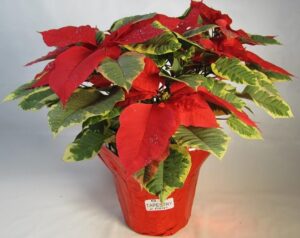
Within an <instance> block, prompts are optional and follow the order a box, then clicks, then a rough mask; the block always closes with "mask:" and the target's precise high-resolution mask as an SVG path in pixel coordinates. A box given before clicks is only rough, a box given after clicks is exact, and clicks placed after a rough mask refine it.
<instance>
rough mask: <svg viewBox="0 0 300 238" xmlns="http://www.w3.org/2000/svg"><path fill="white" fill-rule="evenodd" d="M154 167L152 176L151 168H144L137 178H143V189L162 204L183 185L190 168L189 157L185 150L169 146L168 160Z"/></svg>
mask: <svg viewBox="0 0 300 238" xmlns="http://www.w3.org/2000/svg"><path fill="white" fill-rule="evenodd" d="M149 166H151V165H149ZM154 166H156V167H157V168H156V172H155V173H154V174H152V172H153V171H152V170H153V168H150V169H149V167H148V168H147V167H146V168H145V169H143V170H142V171H140V172H139V174H140V175H139V176H141V175H142V176H143V179H142V183H143V184H142V185H143V186H144V188H145V189H146V190H147V191H148V192H150V193H151V194H153V195H156V196H159V198H160V200H161V201H162V202H164V201H165V200H166V199H167V198H168V197H169V196H170V195H171V193H172V192H173V191H174V190H175V189H177V188H181V187H182V186H183V185H184V182H185V180H186V178H187V176H188V174H189V171H190V168H191V156H190V154H189V152H188V151H187V149H186V148H184V147H180V146H177V145H171V146H170V155H169V156H168V158H167V159H165V160H164V161H162V162H160V163H158V164H154Z"/></svg>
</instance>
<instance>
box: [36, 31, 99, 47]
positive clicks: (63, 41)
mask: <svg viewBox="0 0 300 238" xmlns="http://www.w3.org/2000/svg"><path fill="white" fill-rule="evenodd" d="M41 34H42V36H43V39H44V42H45V43H46V45H48V46H56V47H66V46H69V45H73V44H76V43H88V44H91V45H96V44H97V43H96V29H95V28H92V27H90V26H80V27H75V26H67V27H62V28H60V29H54V30H49V31H43V32H41Z"/></svg>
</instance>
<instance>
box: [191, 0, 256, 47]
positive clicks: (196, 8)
mask: <svg viewBox="0 0 300 238" xmlns="http://www.w3.org/2000/svg"><path fill="white" fill-rule="evenodd" d="M196 12H197V13H198V16H197V14H196ZM190 14H192V16H193V17H194V18H196V17H197V19H198V17H199V16H201V18H202V21H203V22H202V24H216V25H218V26H219V27H220V29H221V31H222V32H223V33H224V34H225V35H226V36H227V37H228V38H236V37H242V38H245V39H248V40H249V41H251V39H250V37H249V35H248V34H247V33H246V32H244V31H243V30H233V29H231V27H230V25H231V23H232V19H231V18H230V17H229V16H228V15H227V14H222V12H220V11H217V10H214V9H212V8H210V7H208V6H206V5H205V4H204V3H203V2H195V1H191V12H190ZM189 17H191V16H189V15H188V16H187V18H189ZM189 22H192V21H191V20H189ZM193 22H196V19H194V20H193ZM193 27H194V26H193Z"/></svg>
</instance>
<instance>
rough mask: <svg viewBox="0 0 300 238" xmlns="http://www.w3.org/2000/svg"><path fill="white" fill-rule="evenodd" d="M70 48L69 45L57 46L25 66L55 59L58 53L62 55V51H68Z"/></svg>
mask: <svg viewBox="0 0 300 238" xmlns="http://www.w3.org/2000/svg"><path fill="white" fill-rule="evenodd" d="M67 49H68V47H60V48H57V49H55V50H53V51H51V52H49V53H48V54H47V55H44V56H42V57H40V58H38V59H36V60H34V61H31V62H29V63H27V64H26V65H25V66H30V65H33V64H35V63H38V62H41V61H45V60H51V59H55V58H56V57H57V56H58V55H60V54H61V53H62V52H64V51H66V50H67Z"/></svg>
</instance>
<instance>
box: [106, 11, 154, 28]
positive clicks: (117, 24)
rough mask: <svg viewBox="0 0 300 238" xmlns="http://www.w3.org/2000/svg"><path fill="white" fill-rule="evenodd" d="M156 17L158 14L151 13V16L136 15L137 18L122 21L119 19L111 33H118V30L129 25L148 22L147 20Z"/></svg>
mask: <svg viewBox="0 0 300 238" xmlns="http://www.w3.org/2000/svg"><path fill="white" fill-rule="evenodd" d="M155 15H156V13H149V14H145V15H136V16H131V17H124V18H122V19H119V20H117V21H115V22H114V23H113V24H112V26H111V28H110V31H111V32H113V31H116V30H118V29H119V28H120V27H122V26H124V25H126V24H129V23H134V22H138V21H142V20H146V19H150V18H152V17H154V16H155Z"/></svg>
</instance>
